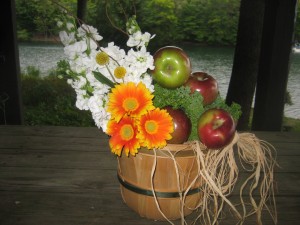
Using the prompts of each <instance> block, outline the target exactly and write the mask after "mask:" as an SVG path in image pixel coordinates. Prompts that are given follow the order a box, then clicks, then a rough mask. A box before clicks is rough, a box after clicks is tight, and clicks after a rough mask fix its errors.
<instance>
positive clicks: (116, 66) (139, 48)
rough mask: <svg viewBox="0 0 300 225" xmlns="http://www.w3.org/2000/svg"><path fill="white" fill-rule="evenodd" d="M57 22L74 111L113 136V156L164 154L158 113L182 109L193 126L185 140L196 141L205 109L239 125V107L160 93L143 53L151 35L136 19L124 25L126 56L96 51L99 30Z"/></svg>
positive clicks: (182, 91) (180, 92)
mask: <svg viewBox="0 0 300 225" xmlns="http://www.w3.org/2000/svg"><path fill="white" fill-rule="evenodd" d="M66 18H67V19H66V20H65V21H64V22H62V21H59V22H58V26H59V28H60V29H62V31H60V33H59V36H60V39H61V42H62V43H63V44H64V46H65V48H64V52H65V55H66V56H67V57H68V61H61V62H60V63H59V67H60V72H61V73H60V74H64V76H65V77H66V78H67V79H68V80H67V81H68V83H69V84H70V85H71V86H72V87H73V88H74V90H75V91H76V94H77V100H76V106H77V107H78V108H79V109H81V110H90V111H91V113H92V116H93V119H94V121H95V124H96V125H97V127H98V128H101V129H102V130H103V131H104V132H105V133H107V134H108V135H110V136H111V139H110V141H109V144H110V147H111V150H112V152H114V153H115V154H117V155H119V156H120V155H121V153H122V150H124V151H125V153H126V155H129V153H130V154H131V155H135V154H136V153H137V152H138V149H139V148H141V147H146V148H148V149H153V148H162V147H164V146H165V145H166V144H167V141H168V140H170V139H171V133H172V132H173V123H172V118H171V117H170V115H169V114H168V112H166V110H164V109H162V108H163V107H165V106H168V105H170V106H172V107H174V108H183V109H184V110H185V112H186V113H187V115H188V116H189V118H190V119H191V121H192V132H191V135H190V138H189V140H197V139H198V135H197V133H196V124H197V121H198V119H199V116H200V115H201V114H202V113H203V112H204V111H205V110H206V109H208V108H212V107H218V108H224V109H226V110H227V111H229V112H230V113H231V114H232V115H233V117H234V119H235V120H236V121H237V119H238V117H239V115H240V107H239V105H237V104H233V105H232V106H231V107H229V106H227V105H226V104H225V103H224V101H223V99H222V98H221V97H220V96H218V98H217V99H216V101H215V102H214V103H213V104H211V105H209V106H207V107H205V106H204V105H203V98H202V96H201V94H200V93H198V92H197V93H191V90H190V89H189V88H187V87H179V88H176V89H168V88H163V87H161V86H160V85H158V84H156V83H155V82H154V81H153V78H152V76H151V75H150V74H149V70H153V69H154V59H153V56H152V55H151V54H150V53H149V52H148V51H147V46H148V43H149V41H150V40H151V39H152V38H154V36H155V35H151V34H149V33H148V32H145V33H142V31H141V29H140V27H139V26H138V24H137V22H136V18H135V16H133V17H131V18H130V19H129V20H128V21H127V23H126V30H127V34H128V41H127V46H128V47H129V50H128V51H127V52H126V51H125V50H124V49H121V48H120V47H118V46H116V45H115V44H114V42H110V43H108V44H107V47H103V46H100V45H99V41H101V40H102V39H103V37H102V36H100V35H99V34H98V32H97V30H96V29H95V28H94V27H92V26H89V25H86V24H82V25H81V26H80V27H79V28H78V29H77V28H76V21H75V20H74V18H72V17H66Z"/></svg>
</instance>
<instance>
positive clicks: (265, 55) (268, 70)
mask: <svg viewBox="0 0 300 225" xmlns="http://www.w3.org/2000/svg"><path fill="white" fill-rule="evenodd" d="M296 5H297V0H266V8H265V15H264V25H263V35H262V42H261V54H260V61H259V70H258V77H257V86H256V97H255V108H254V115H253V122H252V129H253V130H265V131H280V130H281V127H282V119H283V112H284V100H285V93H286V87H287V80H288V73H289V61H290V54H291V49H292V42H293V33H294V24H295V18H296Z"/></svg>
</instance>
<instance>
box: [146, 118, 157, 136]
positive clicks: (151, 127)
mask: <svg viewBox="0 0 300 225" xmlns="http://www.w3.org/2000/svg"><path fill="white" fill-rule="evenodd" d="M145 129H146V131H147V133H149V134H156V133H157V129H158V124H157V122H156V121H155V120H148V121H147V122H146V123H145Z"/></svg>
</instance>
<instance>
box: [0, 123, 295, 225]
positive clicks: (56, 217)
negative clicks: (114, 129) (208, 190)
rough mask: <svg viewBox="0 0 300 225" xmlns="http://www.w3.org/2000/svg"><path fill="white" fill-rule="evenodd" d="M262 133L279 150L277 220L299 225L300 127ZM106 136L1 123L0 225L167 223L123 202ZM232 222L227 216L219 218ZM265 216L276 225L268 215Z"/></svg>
mask: <svg viewBox="0 0 300 225" xmlns="http://www.w3.org/2000/svg"><path fill="white" fill-rule="evenodd" d="M256 135H257V136H258V137H259V138H260V139H263V140H266V141H268V142H270V143H271V144H273V145H274V146H275V148H276V149H277V153H278V156H277V162H278V163H279V165H280V167H281V168H277V169H276V174H275V179H276V181H277V192H276V200H277V211H278V224H280V225H296V224H299V223H300V222H299V221H300V133H289V132H287V133H280V132H278V133H276V132H272V133H271V132H257V133H256ZM107 140H108V138H107V137H106V136H105V135H104V134H103V133H102V132H101V131H99V130H98V129H96V128H77V127H25V126H0V224H1V225H117V224H125V225H148V224H149V225H150V224H151V225H156V224H157V225H161V224H168V223H167V222H159V221H152V220H148V219H144V218H140V217H139V216H138V215H137V214H136V213H135V212H133V211H132V210H131V209H129V208H128V207H127V206H126V205H125V204H124V203H123V202H122V198H121V194H120V189H119V183H118V180H117V177H116V171H117V170H116V168H117V161H116V159H115V156H114V155H113V154H111V153H110V151H109V148H108V144H107ZM235 197H236V193H234V194H233V196H232V198H235ZM233 221H234V220H232V217H231V216H230V215H227V217H226V218H225V219H224V220H223V221H221V222H220V224H221V225H223V224H225V225H226V224H228V225H233V224H235V223H234V222H233ZM263 221H264V224H266V225H268V224H273V222H272V220H271V219H270V217H269V216H265V217H264V219H263ZM174 223H175V224H178V222H174ZM245 224H249V225H250V224H251V225H253V224H255V221H254V218H249V221H247V222H246V223H245Z"/></svg>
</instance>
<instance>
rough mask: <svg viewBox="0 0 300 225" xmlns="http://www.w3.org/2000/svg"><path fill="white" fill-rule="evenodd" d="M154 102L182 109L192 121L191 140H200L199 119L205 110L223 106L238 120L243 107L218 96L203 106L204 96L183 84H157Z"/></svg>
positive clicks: (158, 104) (157, 105)
mask: <svg viewBox="0 0 300 225" xmlns="http://www.w3.org/2000/svg"><path fill="white" fill-rule="evenodd" d="M154 87H155V91H154V95H155V97H154V99H153V104H154V105H155V106H156V107H159V108H163V107H165V106H172V107H173V108H174V109H178V108H180V109H182V110H183V111H185V113H186V114H187V116H188V117H189V118H190V120H191V122H192V132H191V135H190V137H189V140H198V133H197V126H198V120H199V118H200V116H201V115H202V113H203V112H205V111H206V110H208V109H210V108H221V109H224V110H226V111H228V112H229V113H230V114H231V115H232V117H233V118H234V120H236V121H237V120H238V118H239V117H240V115H241V107H240V105H238V104H235V103H233V104H232V105H231V106H228V105H226V104H225V102H224V100H223V99H222V98H221V97H220V96H218V98H217V99H216V100H215V101H214V102H213V103H212V104H210V105H207V106H203V104H202V102H203V98H202V96H201V94H199V93H198V92H194V93H193V94H192V93H191V90H190V88H189V87H185V86H181V87H179V88H176V89H166V88H162V87H161V86H160V85H158V84H155V85H154Z"/></svg>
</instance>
